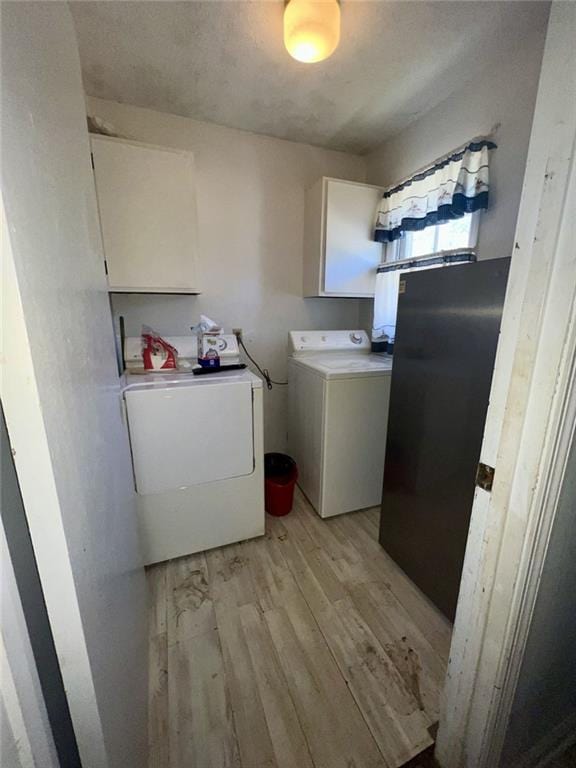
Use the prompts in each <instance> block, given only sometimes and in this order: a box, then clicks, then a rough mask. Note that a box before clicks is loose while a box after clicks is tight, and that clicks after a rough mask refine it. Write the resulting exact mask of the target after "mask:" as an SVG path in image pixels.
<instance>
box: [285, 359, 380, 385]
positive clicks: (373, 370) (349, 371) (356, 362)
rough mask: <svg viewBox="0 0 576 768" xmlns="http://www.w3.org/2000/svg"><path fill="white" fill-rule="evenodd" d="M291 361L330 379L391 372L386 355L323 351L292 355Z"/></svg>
mask: <svg viewBox="0 0 576 768" xmlns="http://www.w3.org/2000/svg"><path fill="white" fill-rule="evenodd" d="M292 363H293V364H294V365H301V366H303V367H305V368H308V369H311V370H312V371H313V372H314V373H317V374H318V375H320V376H322V377H323V378H325V379H330V380H331V379H351V378H366V377H373V376H390V375H391V373H392V358H391V357H389V356H387V355H371V354H367V355H366V354H357V353H353V354H347V353H334V354H330V353H323V354H319V355H307V356H306V357H293V358H292Z"/></svg>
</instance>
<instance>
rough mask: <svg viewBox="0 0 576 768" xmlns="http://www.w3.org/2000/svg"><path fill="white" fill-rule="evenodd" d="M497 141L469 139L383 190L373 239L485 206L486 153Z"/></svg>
mask: <svg viewBox="0 0 576 768" xmlns="http://www.w3.org/2000/svg"><path fill="white" fill-rule="evenodd" d="M495 148H496V144H494V143H493V142H492V141H489V140H488V139H479V140H477V141H472V142H470V143H469V144H467V145H466V146H464V147H462V148H461V149H459V150H457V151H455V152H452V153H451V154H449V155H447V156H446V157H444V158H442V159H441V160H438V161H437V162H435V163H434V164H433V165H431V166H430V167H429V168H426V169H425V170H423V171H420V172H418V173H416V174H415V175H414V176H412V177H411V178H409V179H407V180H406V181H403V182H402V183H401V184H397V185H395V186H394V187H391V188H390V189H387V190H386V191H385V192H384V196H383V198H382V202H381V203H380V206H379V208H378V212H377V215H376V225H375V231H374V240H376V241H377V242H380V243H391V242H393V241H394V240H397V239H398V238H400V237H402V235H403V234H404V232H414V231H419V230H421V229H425V228H426V227H430V226H433V225H435V224H441V223H443V222H445V221H450V220H451V219H458V218H460V217H461V216H463V215H464V214H465V213H473V212H474V211H478V210H480V209H482V208H487V207H488V191H489V187H490V185H489V177H488V154H489V150H491V149H495Z"/></svg>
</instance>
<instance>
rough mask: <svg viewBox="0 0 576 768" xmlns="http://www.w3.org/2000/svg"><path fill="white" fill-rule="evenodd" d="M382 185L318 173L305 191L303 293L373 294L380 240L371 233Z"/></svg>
mask: <svg viewBox="0 0 576 768" xmlns="http://www.w3.org/2000/svg"><path fill="white" fill-rule="evenodd" d="M382 192H383V189H382V188H380V187H373V186H370V185H369V184H360V183H357V182H353V181H342V180H340V179H328V178H322V179H320V180H319V181H318V182H317V183H316V184H315V185H314V186H313V187H311V188H310V189H309V190H308V192H307V193H306V221H305V227H304V296H347V297H370V296H374V287H375V283H376V268H377V266H378V265H379V264H380V262H381V261H382V245H381V244H380V243H376V242H374V240H373V239H372V235H373V231H374V222H375V219H376V210H377V207H378V203H379V202H380V199H381V197H382Z"/></svg>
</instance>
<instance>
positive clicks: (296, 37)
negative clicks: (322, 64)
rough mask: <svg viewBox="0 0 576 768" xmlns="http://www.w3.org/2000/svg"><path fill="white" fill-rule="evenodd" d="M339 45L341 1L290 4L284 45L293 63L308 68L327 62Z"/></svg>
mask: <svg viewBox="0 0 576 768" xmlns="http://www.w3.org/2000/svg"><path fill="white" fill-rule="evenodd" d="M339 42H340V2H339V0H287V2H286V4H285V8H284V45H285V46H286V50H287V51H288V53H289V54H290V56H292V58H293V59H296V60H297V61H303V62H306V63H307V64H312V63H314V62H317V61H324V59H327V58H328V56H331V55H332V54H333V53H334V51H335V50H336V48H337V47H338V43H339Z"/></svg>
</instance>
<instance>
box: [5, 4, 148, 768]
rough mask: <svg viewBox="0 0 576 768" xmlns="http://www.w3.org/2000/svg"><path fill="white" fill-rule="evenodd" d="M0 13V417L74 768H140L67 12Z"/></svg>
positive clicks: (128, 496)
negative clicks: (73, 740)
mask: <svg viewBox="0 0 576 768" xmlns="http://www.w3.org/2000/svg"><path fill="white" fill-rule="evenodd" d="M1 11H2V115H1V117H2V126H1V127H2V202H3V206H2V229H3V233H4V234H3V238H2V239H3V253H2V256H3V260H2V266H3V274H2V288H3V322H4V333H3V337H2V344H3V349H2V354H3V362H4V363H5V365H4V368H3V371H2V379H1V396H2V404H3V407H4V410H5V415H6V422H7V427H8V433H9V437H10V442H11V445H12V448H13V450H14V457H15V464H16V470H17V473H18V479H19V483H20V487H21V492H22V498H23V502H24V506H25V509H26V515H27V519H28V524H29V527H30V533H31V537H32V543H33V546H34V550H35V554H36V559H37V563H38V569H39V573H40V577H41V581H42V586H43V589H44V597H45V601H46V606H47V610H48V615H49V618H50V622H51V626H52V632H53V635H54V641H55V645H56V651H57V653H58V658H59V661H60V667H61V671H62V675H63V680H64V685H65V688H66V691H67V694H68V699H69V704H70V710H71V715H72V720H73V724H74V728H75V732H76V737H77V741H78V746H79V749H80V754H81V758H82V763H83V765H85V766H86V768H88V767H89V768H141V766H143V765H144V764H145V749H146V725H145V724H146V677H147V674H146V667H147V652H146V651H147V649H146V624H145V622H146V604H145V603H146V595H145V579H144V572H143V569H142V568H141V566H140V562H141V560H140V553H139V543H138V539H137V527H136V518H135V507H134V492H133V484H132V474H131V465H130V455H129V447H128V439H127V434H126V430H125V426H124V424H123V422H122V417H121V407H120V405H121V400H120V391H119V382H118V377H117V371H116V362H115V354H114V344H113V332H112V323H111V319H110V311H109V304H108V297H107V293H106V287H105V276H104V272H103V268H102V252H101V243H100V238H99V234H98V226H97V212H96V200H95V193H94V186H93V182H92V174H91V168H90V160H89V143H88V134H87V131H86V120H85V103H84V96H83V90H82V82H81V74H80V62H79V57H78V50H77V46H76V39H75V34H74V28H73V24H72V19H71V16H70V12H69V10H68V7H67V5H66V4H64V3H3V4H2V9H1ZM4 214H5V218H4Z"/></svg>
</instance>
